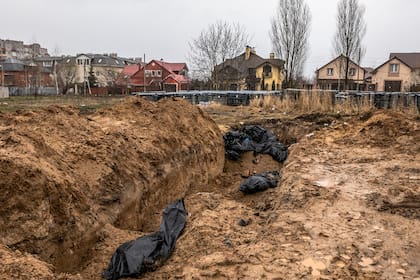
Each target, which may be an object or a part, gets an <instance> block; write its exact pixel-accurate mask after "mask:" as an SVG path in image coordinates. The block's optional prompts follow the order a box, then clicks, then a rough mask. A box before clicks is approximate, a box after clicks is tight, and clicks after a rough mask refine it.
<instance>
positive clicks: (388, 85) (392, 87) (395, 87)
mask: <svg viewBox="0 0 420 280" xmlns="http://www.w3.org/2000/svg"><path fill="white" fill-rule="evenodd" d="M385 91H387V92H392V91H401V81H385Z"/></svg>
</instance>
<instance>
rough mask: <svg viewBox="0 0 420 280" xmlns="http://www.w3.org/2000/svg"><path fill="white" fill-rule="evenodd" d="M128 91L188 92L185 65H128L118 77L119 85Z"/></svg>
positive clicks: (155, 62)
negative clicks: (124, 86) (128, 89)
mask: <svg viewBox="0 0 420 280" xmlns="http://www.w3.org/2000/svg"><path fill="white" fill-rule="evenodd" d="M124 82H125V83H126V84H125V85H126V87H127V88H130V91H131V92H133V91H140V92H143V91H144V90H145V88H146V91H168V92H175V91H179V90H188V89H189V85H190V78H189V77H188V67H187V64H185V63H170V62H164V61H158V60H152V61H150V62H149V63H147V64H146V65H142V66H141V65H128V66H126V67H125V68H124V70H123V72H122V73H121V75H120V79H119V83H118V84H120V85H124Z"/></svg>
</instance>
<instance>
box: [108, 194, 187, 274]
mask: <svg viewBox="0 0 420 280" xmlns="http://www.w3.org/2000/svg"><path fill="white" fill-rule="evenodd" d="M186 217H187V212H186V210H185V206H184V201H183V200H178V201H176V202H174V203H172V204H170V205H168V206H167V207H166V208H165V210H164V211H163V215H162V222H161V224H160V230H159V231H158V232H155V233H153V234H150V235H146V236H143V237H140V238H138V239H136V240H132V241H129V242H126V243H124V244H122V245H121V246H120V247H118V248H117V250H116V251H115V253H114V255H113V256H112V258H111V262H110V263H109V266H108V268H107V269H106V270H105V271H104V272H103V273H102V276H103V277H104V278H105V279H109V280H110V279H112V280H115V279H119V278H121V277H138V276H140V275H141V274H142V273H144V272H146V271H150V270H154V269H156V268H157V267H158V266H160V265H161V264H162V262H164V261H165V260H166V259H168V258H169V256H170V255H171V253H172V251H173V250H174V248H175V242H176V240H177V239H178V237H179V236H180V235H181V233H182V230H183V229H184V226H185V222H186Z"/></svg>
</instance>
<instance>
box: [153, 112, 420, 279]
mask: <svg viewBox="0 0 420 280" xmlns="http://www.w3.org/2000/svg"><path fill="white" fill-rule="evenodd" d="M222 109H223V108H222ZM242 113H243V112H241V114H240V115H238V120H243V119H246V116H244V115H243V114H242ZM220 115H222V113H220ZM360 117H361V116H355V117H346V118H333V119H331V120H330V121H328V122H324V121H322V122H321V123H319V124H315V123H313V124H312V125H308V123H310V122H312V120H311V119H308V118H306V117H305V118H303V119H302V118H301V119H300V120H301V122H299V118H294V119H292V120H290V119H286V120H282V119H281V117H278V118H273V120H275V121H274V122H272V126H273V128H276V130H277V131H287V132H288V133H289V137H290V138H294V139H296V140H297V143H295V144H293V145H291V146H290V147H289V148H290V155H289V158H288V160H287V161H286V162H285V164H284V166H281V165H280V164H279V163H276V162H274V161H273V160H272V159H271V157H269V156H264V155H263V156H254V155H253V154H252V153H247V154H245V155H244V156H243V157H242V158H241V160H240V161H239V162H232V161H227V162H226V165H225V172H224V173H223V174H222V175H221V176H220V177H219V178H218V179H216V180H214V181H212V182H211V183H210V184H209V185H207V186H201V187H200V186H198V187H197V188H196V189H195V190H194V191H193V192H192V193H191V195H189V196H188V197H187V199H186V205H187V207H188V209H189V211H190V214H191V217H190V219H189V221H188V224H187V228H186V231H185V233H184V235H183V236H182V237H181V239H180V240H179V242H178V243H177V248H176V253H175V254H174V256H173V257H172V258H171V260H170V261H169V262H168V263H167V264H166V265H165V266H164V267H162V268H160V269H159V270H158V271H156V272H153V273H150V274H147V275H146V277H145V279H418V278H419V277H420V264H419V262H418V260H419V259H420V255H419V252H420V243H419V239H418V232H419V230H420V223H419V221H418V220H417V219H416V218H415V217H413V216H410V219H407V218H405V217H403V216H401V215H395V214H400V213H399V212H398V211H396V212H395V213H393V212H392V211H385V210H384V211H382V210H380V209H378V208H377V207H376V205H375V206H373V205H371V204H370V196H371V195H372V194H375V193H378V194H380V195H381V198H384V197H386V198H387V199H388V200H392V197H394V198H395V197H398V198H403V197H406V194H408V193H409V192H411V193H413V194H418V193H419V192H420V190H419V184H418V182H419V181H418V180H419V178H418V170H420V169H419V168H420V166H419V163H420V160H419V155H418V153H413V152H412V150H413V149H414V151H415V150H416V149H418V148H419V144H418V142H415V141H413V140H414V139H415V137H416V135H417V132H416V126H417V125H418V120H417V119H416V117H411V116H403V115H401V114H395V113H394V112H390V111H379V112H372V114H371V115H370V116H369V117H368V118H365V117H366V116H365V117H363V118H360ZM393 117H396V118H397V119H394V120H393V122H394V124H395V125H396V126H400V125H401V124H405V125H406V127H408V129H407V131H406V134H408V135H411V136H413V138H408V142H407V145H408V147H407V148H403V146H401V145H398V144H396V143H395V141H392V139H393V137H395V136H396V137H400V136H401V135H400V132H398V129H397V128H396V127H394V126H393V125H392V124H390V125H389V126H391V128H392V129H393V130H394V131H395V134H396V135H395V136H387V135H388V134H387V130H388V129H389V127H387V125H386V124H385V125H384V126H382V127H381V126H378V125H375V126H376V128H375V130H374V131H373V130H372V131H371V133H369V132H366V134H365V135H362V134H360V130H361V129H363V128H364V127H369V126H371V125H372V123H373V122H376V121H377V120H378V119H388V120H391V119H392V118H393ZM316 119H319V118H316ZM229 121H230V120H229ZM264 122H267V120H262V121H261V123H264ZM270 122H271V121H270ZM252 123H258V121H257V120H255V119H253V120H252ZM286 123H289V124H290V125H292V127H288V128H284V127H282V125H284V124H286ZM220 124H221V125H225V123H223V122H222V123H220ZM245 124H247V123H246V122H245ZM245 124H244V125H245ZM310 127H312V128H313V130H312V131H311V130H308V129H309V128H310ZM401 133H404V132H401ZM279 137H281V135H279ZM379 137H382V138H381V139H382V141H379V140H378V141H377V138H379ZM286 140H287V139H286ZM375 141H377V142H375ZM386 141H388V143H392V145H391V144H390V145H384V144H380V145H379V143H385V142H386ZM373 143H378V145H376V144H375V145H374V144H373ZM276 168H277V169H281V173H282V175H283V176H282V182H281V184H280V185H279V187H277V188H274V189H269V190H267V191H265V192H262V193H257V194H254V195H243V194H242V193H241V192H240V191H239V185H240V183H241V182H242V181H243V178H242V177H243V176H244V175H246V174H252V173H254V172H261V171H267V170H272V169H276ZM413 198H414V199H418V198H416V197H413ZM398 206H410V207H411V208H410V211H413V209H414V206H415V204H413V202H412V201H411V202H410V203H408V202H407V203H406V204H398ZM394 209H395V208H394ZM399 211H402V210H401V209H399ZM414 211H415V209H414ZM413 218H414V219H413ZM242 221H245V223H243V222H242Z"/></svg>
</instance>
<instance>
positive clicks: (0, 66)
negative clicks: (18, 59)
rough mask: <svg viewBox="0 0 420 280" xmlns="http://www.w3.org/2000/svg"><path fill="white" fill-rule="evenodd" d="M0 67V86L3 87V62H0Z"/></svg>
mask: <svg viewBox="0 0 420 280" xmlns="http://www.w3.org/2000/svg"><path fill="white" fill-rule="evenodd" d="M0 68H1V87H4V67H3V64H0Z"/></svg>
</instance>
